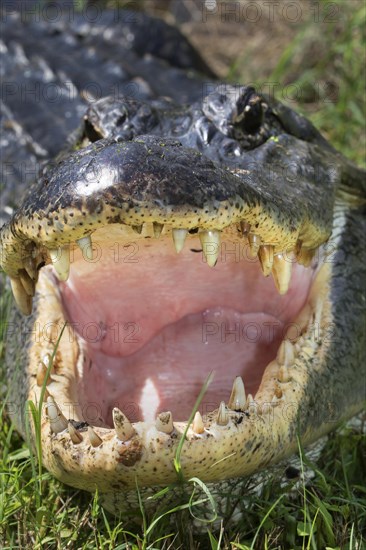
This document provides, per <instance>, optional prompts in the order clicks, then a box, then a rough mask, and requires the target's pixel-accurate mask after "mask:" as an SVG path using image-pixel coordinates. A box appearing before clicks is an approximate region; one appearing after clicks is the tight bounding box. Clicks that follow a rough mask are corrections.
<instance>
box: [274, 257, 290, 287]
mask: <svg viewBox="0 0 366 550" xmlns="http://www.w3.org/2000/svg"><path fill="white" fill-rule="evenodd" d="M291 270H292V262H291V258H285V257H284V256H283V254H277V255H276V256H275V257H274V258H273V267H272V275H273V280H274V282H275V285H276V288H277V290H278V292H279V293H280V294H286V292H287V291H288V287H289V286H290V281H291Z"/></svg>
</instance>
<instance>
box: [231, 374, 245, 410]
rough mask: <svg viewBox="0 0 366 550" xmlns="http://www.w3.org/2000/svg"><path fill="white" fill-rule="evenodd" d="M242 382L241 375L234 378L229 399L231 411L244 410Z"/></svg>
mask: <svg viewBox="0 0 366 550" xmlns="http://www.w3.org/2000/svg"><path fill="white" fill-rule="evenodd" d="M246 402H247V400H246V397H245V388H244V382H243V379H242V377H241V376H237V377H236V378H235V380H234V384H233V389H232V390H231V395H230V399H229V403H228V406H229V409H231V410H233V411H244V410H245V405H246Z"/></svg>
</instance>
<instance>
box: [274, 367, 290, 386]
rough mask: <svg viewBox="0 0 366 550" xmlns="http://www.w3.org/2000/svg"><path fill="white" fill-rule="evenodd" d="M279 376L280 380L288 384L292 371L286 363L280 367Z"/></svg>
mask: <svg viewBox="0 0 366 550" xmlns="http://www.w3.org/2000/svg"><path fill="white" fill-rule="evenodd" d="M277 378H278V380H279V382H282V383H283V384H286V383H287V382H289V381H290V378H291V377H290V371H289V370H288V368H287V367H286V365H281V366H280V368H279V369H278V375H277Z"/></svg>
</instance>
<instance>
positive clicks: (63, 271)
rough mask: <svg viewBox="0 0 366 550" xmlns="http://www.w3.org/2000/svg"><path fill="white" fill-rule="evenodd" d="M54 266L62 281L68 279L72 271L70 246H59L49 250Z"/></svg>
mask: <svg viewBox="0 0 366 550" xmlns="http://www.w3.org/2000/svg"><path fill="white" fill-rule="evenodd" d="M49 253H50V257H51V261H52V264H53V267H54V268H55V270H56V273H57V276H58V278H59V279H60V281H67V279H68V277H69V271H70V247H69V246H59V247H58V248H53V249H51V250H50V251H49Z"/></svg>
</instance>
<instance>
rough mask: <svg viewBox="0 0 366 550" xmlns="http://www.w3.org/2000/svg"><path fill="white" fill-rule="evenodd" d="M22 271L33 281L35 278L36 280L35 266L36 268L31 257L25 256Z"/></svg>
mask: <svg viewBox="0 0 366 550" xmlns="http://www.w3.org/2000/svg"><path fill="white" fill-rule="evenodd" d="M24 269H25V270H26V272H27V273H28V275H29V277H30V278H31V279H32V280H33V281H36V280H37V278H38V272H37V266H36V262H35V260H34V258H32V257H31V256H27V257H26V258H25V259H24Z"/></svg>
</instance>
